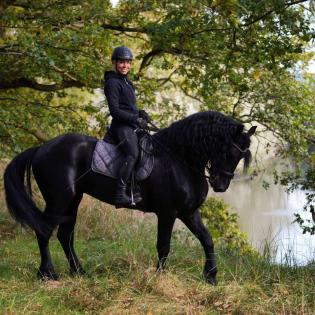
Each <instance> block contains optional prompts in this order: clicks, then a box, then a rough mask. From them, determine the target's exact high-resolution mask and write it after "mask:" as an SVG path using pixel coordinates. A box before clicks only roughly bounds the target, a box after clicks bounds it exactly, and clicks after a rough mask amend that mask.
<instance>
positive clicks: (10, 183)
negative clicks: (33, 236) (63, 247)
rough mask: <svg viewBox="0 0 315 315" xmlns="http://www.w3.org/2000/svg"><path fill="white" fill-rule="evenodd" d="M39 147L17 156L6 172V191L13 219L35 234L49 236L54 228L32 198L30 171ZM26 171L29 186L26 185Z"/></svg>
mask: <svg viewBox="0 0 315 315" xmlns="http://www.w3.org/2000/svg"><path fill="white" fill-rule="evenodd" d="M37 150H38V147H35V148H30V149H28V150H26V151H24V152H22V153H21V154H19V155H17V156H16V157H15V158H14V159H13V160H12V161H11V162H10V163H9V165H8V166H7V167H6V169H5V172H4V190H5V196H6V202H7V207H8V209H9V212H10V214H11V215H12V217H13V218H14V219H15V220H16V221H18V222H19V223H21V224H22V225H23V226H25V225H28V226H29V227H30V228H31V229H33V230H34V231H35V232H37V233H39V234H41V235H43V236H48V235H50V233H51V231H52V227H51V226H50V225H49V224H48V223H47V222H46V220H45V218H44V215H43V213H42V212H41V211H40V210H39V209H38V207H37V206H36V204H35V203H34V201H33V199H32V197H31V186H30V169H31V165H32V159H33V156H34V154H35V153H36V151H37ZM25 171H26V172H27V186H25V185H24V177H25Z"/></svg>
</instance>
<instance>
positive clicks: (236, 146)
mask: <svg viewBox="0 0 315 315" xmlns="http://www.w3.org/2000/svg"><path fill="white" fill-rule="evenodd" d="M150 124H151V125H152V126H153V127H154V128H156V130H159V128H158V127H156V126H155V125H154V124H152V123H151V122H150ZM137 129H138V128H137ZM142 130H143V131H144V132H145V133H146V134H147V135H148V136H149V137H150V138H151V139H152V140H153V141H154V142H156V143H157V144H158V145H159V146H160V147H161V148H162V149H163V150H164V151H165V152H167V153H168V154H170V155H171V156H173V157H176V156H175V155H174V153H173V152H171V151H170V150H169V149H168V148H166V147H165V146H164V145H163V144H162V143H160V142H159V141H158V140H157V139H155V138H154V137H152V135H151V134H150V133H149V132H148V131H147V130H144V129H142ZM232 145H233V146H234V147H235V148H236V149H237V150H239V151H240V152H241V153H243V154H245V153H246V152H248V151H249V148H246V149H245V150H243V149H241V148H240V147H239V146H238V145H237V144H235V143H234V142H232ZM176 158H177V160H179V161H181V160H180V159H179V158H178V157H176ZM181 162H182V163H183V164H184V165H186V166H187V167H188V168H190V169H191V170H193V171H195V172H197V173H199V171H197V170H196V169H195V168H193V167H192V166H190V165H188V164H187V163H185V162H184V161H181ZM210 168H211V165H207V166H206V169H207V171H208V173H209V174H210V176H208V175H205V174H201V175H202V176H203V177H205V178H206V179H208V181H209V183H211V182H214V181H215V180H216V178H217V177H218V175H211V173H210ZM218 174H223V175H224V176H226V177H229V178H230V179H232V178H233V177H234V172H233V173H232V172H229V171H226V170H220V171H219V172H218Z"/></svg>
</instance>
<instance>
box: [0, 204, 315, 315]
mask: <svg viewBox="0 0 315 315" xmlns="http://www.w3.org/2000/svg"><path fill="white" fill-rule="evenodd" d="M1 200H3V199H2V198H1ZM0 207H1V209H0V257H1V261H0V313H7V314H34V313H38V314H42V313H47V314H313V312H314V309H315V270H314V265H311V264H309V265H307V266H304V267H298V266H294V265H293V266H285V265H282V266H281V265H273V264H271V263H269V261H268V259H267V258H263V257H261V256H258V255H256V254H251V253H247V254H243V255H240V254H238V252H237V250H234V251H231V250H227V249H224V248H217V249H216V253H217V258H218V267H219V273H218V282H219V283H218V285H217V286H215V287H213V286H209V285H207V284H206V283H204V282H203V280H202V278H201V274H202V267H203V261H204V260H203V251H202V248H201V246H200V245H199V243H198V242H197V241H196V240H195V238H194V237H193V236H192V235H191V234H190V232H188V231H187V230H184V231H183V230H178V231H175V232H174V235H173V239H172V250H171V255H170V257H169V260H168V268H167V270H166V271H165V272H164V273H163V274H161V275H159V276H157V275H156V273H155V265H156V249H155V242H156V239H155V238H156V220H155V217H154V215H147V214H146V215H143V214H141V213H140V212H132V211H127V210H116V209H113V208H111V207H108V206H106V205H105V204H102V203H100V202H96V201H93V202H91V201H90V200H85V201H84V202H83V204H82V206H81V209H80V213H79V219H78V224H77V231H78V232H77V242H76V248H77V253H78V255H79V257H80V258H81V260H82V264H83V266H84V267H85V269H86V271H87V275H86V276H84V277H80V278H71V277H70V276H69V275H68V266H67V263H66V259H65V256H64V254H63V252H62V249H61V247H60V245H59V244H58V242H57V240H56V238H55V237H53V239H52V241H51V251H52V256H53V260H54V263H55V267H56V270H57V272H58V273H59V274H60V280H59V281H54V282H40V281H38V280H37V279H36V268H37V267H38V263H39V253H38V248H37V243H36V240H35V238H34V236H33V234H32V233H31V232H29V231H25V230H23V229H22V228H21V227H19V226H16V225H15V224H14V223H13V221H12V220H11V219H10V218H9V216H8V215H7V213H6V212H4V211H3V209H4V204H3V202H2V204H1V205H0Z"/></svg>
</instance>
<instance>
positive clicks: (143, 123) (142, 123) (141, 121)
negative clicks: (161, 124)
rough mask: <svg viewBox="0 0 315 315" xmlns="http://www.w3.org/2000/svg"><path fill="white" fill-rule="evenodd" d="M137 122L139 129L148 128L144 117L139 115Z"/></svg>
mask: <svg viewBox="0 0 315 315" xmlns="http://www.w3.org/2000/svg"><path fill="white" fill-rule="evenodd" d="M137 124H138V126H139V127H140V128H141V129H147V128H148V123H147V122H146V120H145V119H143V118H141V117H139V118H138V119H137Z"/></svg>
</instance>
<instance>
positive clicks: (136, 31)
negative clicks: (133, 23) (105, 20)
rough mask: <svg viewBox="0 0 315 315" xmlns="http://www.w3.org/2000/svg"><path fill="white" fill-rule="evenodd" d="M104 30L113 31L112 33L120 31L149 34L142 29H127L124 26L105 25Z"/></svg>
mask: <svg viewBox="0 0 315 315" xmlns="http://www.w3.org/2000/svg"><path fill="white" fill-rule="evenodd" d="M102 28H103V29H104V30H112V31H120V32H135V33H147V30H146V29H145V28H142V27H125V26H122V25H110V24H103V25H102Z"/></svg>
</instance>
